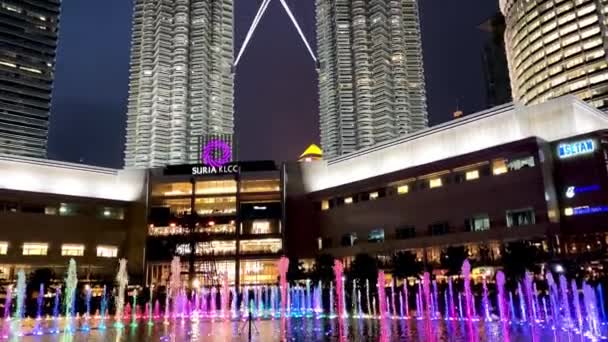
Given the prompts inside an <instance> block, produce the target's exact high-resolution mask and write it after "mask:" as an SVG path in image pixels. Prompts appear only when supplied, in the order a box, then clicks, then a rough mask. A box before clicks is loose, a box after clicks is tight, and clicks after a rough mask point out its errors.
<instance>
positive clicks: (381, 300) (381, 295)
mask: <svg viewBox="0 0 608 342" xmlns="http://www.w3.org/2000/svg"><path fill="white" fill-rule="evenodd" d="M384 279H385V277H384V271H379V272H378V284H377V286H378V307H379V309H380V312H379V314H380V315H379V316H380V319H382V320H384V319H385V318H386V293H385V292H384Z"/></svg>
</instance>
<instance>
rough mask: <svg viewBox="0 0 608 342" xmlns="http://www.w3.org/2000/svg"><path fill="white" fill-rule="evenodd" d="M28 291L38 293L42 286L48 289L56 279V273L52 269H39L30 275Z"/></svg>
mask: <svg viewBox="0 0 608 342" xmlns="http://www.w3.org/2000/svg"><path fill="white" fill-rule="evenodd" d="M29 278H30V279H29V281H28V285H27V290H28V292H29V293H33V292H36V291H38V289H39V288H40V284H44V287H45V288H48V287H49V285H50V284H51V281H52V280H53V279H54V278H55V272H53V270H52V269H50V268H39V269H36V270H35V271H34V272H32V273H30V276H29Z"/></svg>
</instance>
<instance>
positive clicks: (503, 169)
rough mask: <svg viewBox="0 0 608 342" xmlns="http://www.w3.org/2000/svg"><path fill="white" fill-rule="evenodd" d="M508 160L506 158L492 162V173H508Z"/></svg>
mask: <svg viewBox="0 0 608 342" xmlns="http://www.w3.org/2000/svg"><path fill="white" fill-rule="evenodd" d="M507 171H508V169H507V162H506V160H504V159H499V160H495V161H494V162H492V173H494V174H495V175H501V174H503V173H507Z"/></svg>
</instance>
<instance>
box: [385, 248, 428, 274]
mask: <svg viewBox="0 0 608 342" xmlns="http://www.w3.org/2000/svg"><path fill="white" fill-rule="evenodd" d="M423 269H424V265H423V264H422V262H420V261H418V259H417V258H416V254H414V253H412V252H409V251H403V252H397V253H396V254H395V255H393V269H392V271H393V278H394V279H397V278H401V279H403V278H408V277H418V276H419V275H420V274H421V273H422V271H423Z"/></svg>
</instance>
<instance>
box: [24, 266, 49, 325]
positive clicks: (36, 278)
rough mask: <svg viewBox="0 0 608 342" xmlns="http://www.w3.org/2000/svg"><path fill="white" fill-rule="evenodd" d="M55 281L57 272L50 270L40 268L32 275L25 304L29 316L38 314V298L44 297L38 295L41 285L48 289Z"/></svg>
mask: <svg viewBox="0 0 608 342" xmlns="http://www.w3.org/2000/svg"><path fill="white" fill-rule="evenodd" d="M53 279H55V272H53V270H52V269H50V268H39V269H36V270H35V271H33V272H32V273H30V275H29V281H28V282H27V287H26V295H27V299H26V302H25V305H26V310H27V313H28V314H29V315H34V314H35V313H36V309H37V308H36V306H37V305H36V300H37V298H38V296H41V295H44V294H41V293H38V292H39V291H40V284H44V288H45V289H48V288H49V286H50V285H51V282H52V281H53Z"/></svg>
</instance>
